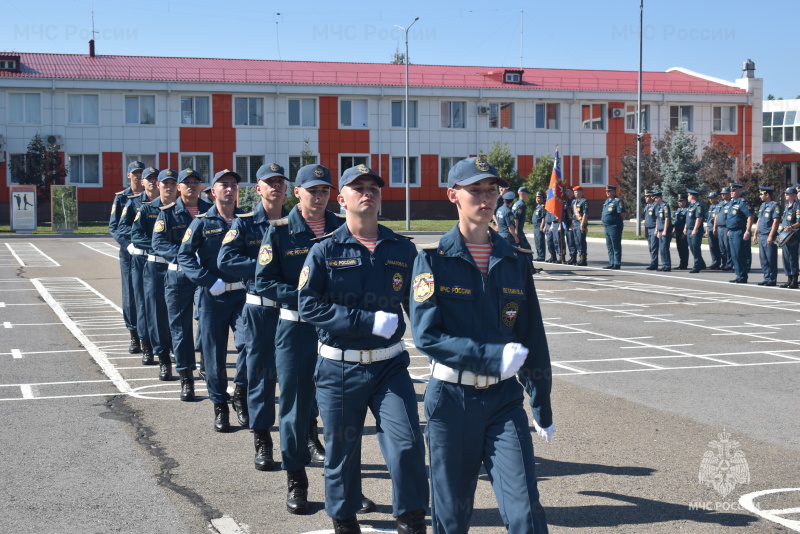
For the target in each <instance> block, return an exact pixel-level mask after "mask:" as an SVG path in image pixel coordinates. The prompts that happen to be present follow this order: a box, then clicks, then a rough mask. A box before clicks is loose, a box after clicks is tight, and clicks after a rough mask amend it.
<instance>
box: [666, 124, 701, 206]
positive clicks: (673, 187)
mask: <svg viewBox="0 0 800 534" xmlns="http://www.w3.org/2000/svg"><path fill="white" fill-rule="evenodd" d="M665 137H666V136H665ZM699 170H700V161H699V160H698V159H697V141H695V138H694V137H691V136H689V135H687V134H686V132H684V131H683V129H678V130H675V131H674V132H672V135H671V136H670V144H669V148H668V149H666V150H660V151H659V171H660V174H661V193H662V194H663V197H664V202H666V203H667V204H669V205H670V206H673V207H675V206H677V205H678V194H680V193H686V190H687V189H696V190H698V191H699V192H700V193H701V194H703V192H704V191H703V190H704V189H705V188H704V187H702V186H701V185H700V182H699V180H698V171H699Z"/></svg>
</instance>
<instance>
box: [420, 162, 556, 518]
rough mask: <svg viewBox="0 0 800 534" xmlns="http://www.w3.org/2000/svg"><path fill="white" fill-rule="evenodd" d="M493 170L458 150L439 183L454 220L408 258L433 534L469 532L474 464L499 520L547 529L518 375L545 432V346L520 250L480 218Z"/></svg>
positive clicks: (490, 199) (549, 418) (549, 419)
mask: <svg viewBox="0 0 800 534" xmlns="http://www.w3.org/2000/svg"><path fill="white" fill-rule="evenodd" d="M498 182H499V183H503V182H502V178H499V177H498V174H497V171H496V169H495V168H494V167H493V166H491V165H489V164H488V163H487V162H485V161H484V160H482V159H478V158H469V159H466V160H462V161H460V162H458V163H457V164H456V165H455V166H454V167H453V168H452V169H451V170H450V174H449V175H448V186H449V188H448V190H447V198H448V200H449V201H450V202H452V203H453V204H455V205H456V206H457V208H458V219H459V220H458V224H457V225H456V226H455V227H454V228H453V229H452V230H450V231H449V232H448V233H447V234H445V235H444V236H443V237H442V239H441V240H440V241H439V242H438V243H435V244H433V245H430V246H424V247H422V251H421V252H420V254H419V256H418V257H417V259H416V261H415V262H414V272H413V280H414V287H413V300H412V303H411V313H410V315H409V316H410V319H411V324H412V332H413V334H414V343H415V345H416V347H417V348H418V349H419V350H421V351H422V352H424V353H425V354H427V355H428V356H429V357H430V359H431V379H430V381H429V383H428V387H427V389H426V391H425V401H424V402H425V408H424V409H425V417H426V419H427V421H428V423H427V425H426V427H425V433H426V436H427V439H428V451H429V455H430V471H431V474H430V477H431V496H432V504H431V523H432V525H433V532H434V533H435V534H460V533H466V532H467V530H468V529H469V525H470V518H471V516H472V510H473V502H474V498H475V488H476V485H477V482H478V475H479V472H480V469H481V466H484V467H485V469H486V472H487V474H488V476H489V480H490V481H491V483H492V487H493V489H494V491H495V494H496V495H497V503H498V508H499V512H500V515H501V517H502V519H503V523H504V524H505V526H506V529H508V531H509V532H514V533H516V534H528V533H544V532H547V522H546V518H545V513H544V509H543V508H542V506H541V504H540V503H539V491H538V488H537V484H536V468H535V463H534V456H533V442H532V440H531V433H530V430H529V427H528V416H527V415H526V413H525V410H524V408H523V400H524V399H523V386H524V389H525V390H526V391H527V392H528V394H529V395H530V397H531V407H532V411H533V417H534V425H535V427H536V429H537V432H539V433H540V435H542V437H544V438H545V439H546V440H547V441H550V439H551V437H552V434H553V431H554V426H553V415H552V409H551V406H550V389H551V381H552V378H551V376H552V374H551V369H550V353H549V351H548V347H547V338H546V337H545V331H544V324H543V321H542V315H541V311H540V309H539V301H538V298H537V296H536V289H535V287H534V284H533V279H532V277H531V270H530V262H529V261H528V260H527V258H525V257H524V254H523V253H521V252H518V251H516V250H514V249H513V248H512V247H509V246H508V244H507V243H505V242H504V240H502V239H500V238H499V236H498V235H497V234H495V233H494V232H492V231H491V230H489V229H488V228H487V223H488V220H489V217H490V216H491V213H490V212H489V211H488V210H486V209H485V207H487V206H492V205H494V197H495V195H496V194H497V193H496V184H497V183H498ZM517 373H518V379H519V381H518V380H517ZM520 383H521V384H522V385H521V384H520Z"/></svg>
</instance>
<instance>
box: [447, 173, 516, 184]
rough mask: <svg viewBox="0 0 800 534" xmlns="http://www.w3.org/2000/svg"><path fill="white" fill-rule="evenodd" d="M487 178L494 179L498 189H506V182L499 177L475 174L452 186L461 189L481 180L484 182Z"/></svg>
mask: <svg viewBox="0 0 800 534" xmlns="http://www.w3.org/2000/svg"><path fill="white" fill-rule="evenodd" d="M487 178H494V180H495V183H496V184H497V185H498V186H500V187H508V182H506V181H505V180H504V179H502V178H500V177H499V176H495V175H494V174H476V175H475V176H470V177H469V178H467V179H466V180H461V181H460V182H456V183H455V184H453V185H460V186H462V187H463V186H465V185H470V184H474V183H475V182H480V181H481V180H485V179H487Z"/></svg>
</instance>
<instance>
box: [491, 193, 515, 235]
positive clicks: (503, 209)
mask: <svg viewBox="0 0 800 534" xmlns="http://www.w3.org/2000/svg"><path fill="white" fill-rule="evenodd" d="M500 198H501V199H502V200H503V204H502V205H501V206H500V207H499V208H497V211H495V214H494V220H495V221H497V233H498V234H500V237H502V238H503V239H505V240H506V241H508V244H509V245H511V246H512V247H513V246H519V236H518V235H517V223H516V219H515V218H514V212H512V211H511V204H513V202H514V193H513V192H512V191H508V192H506V193H504V194H503V196H502V197H500Z"/></svg>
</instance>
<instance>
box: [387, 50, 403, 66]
mask: <svg viewBox="0 0 800 534" xmlns="http://www.w3.org/2000/svg"><path fill="white" fill-rule="evenodd" d="M390 63H391V64H392V65H405V64H406V55H405V54H404V53H403V52H401V51H400V47H399V46H398V48H397V49H396V50H395V51H394V54H392V61H391V62H390Z"/></svg>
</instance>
